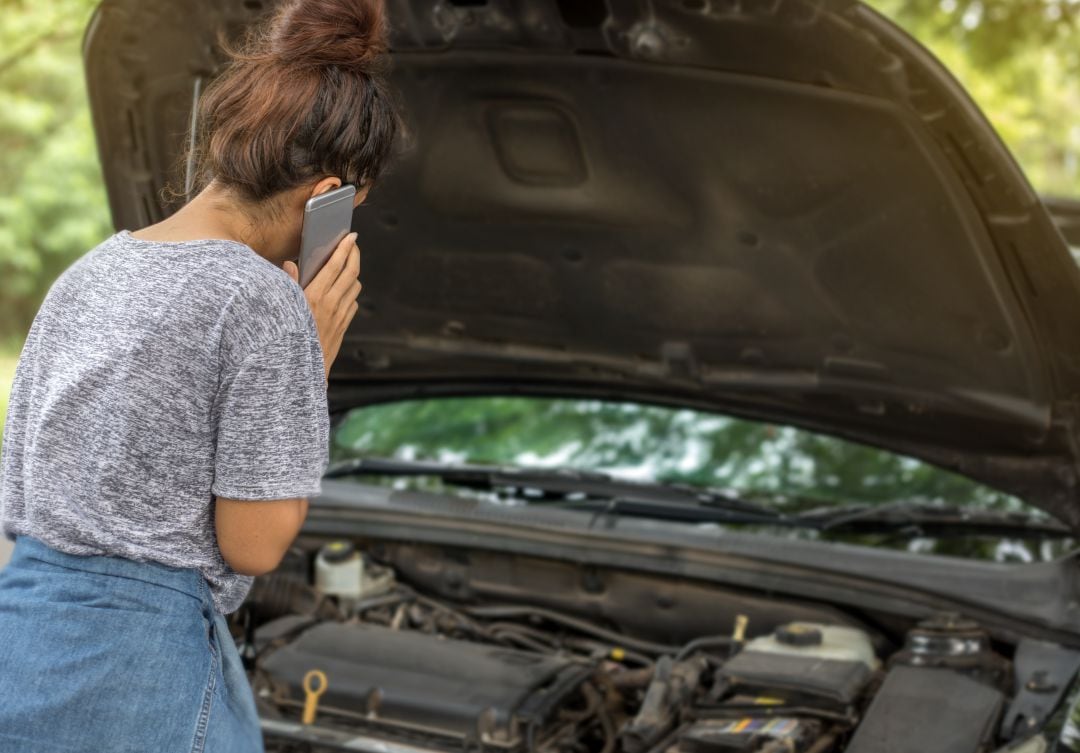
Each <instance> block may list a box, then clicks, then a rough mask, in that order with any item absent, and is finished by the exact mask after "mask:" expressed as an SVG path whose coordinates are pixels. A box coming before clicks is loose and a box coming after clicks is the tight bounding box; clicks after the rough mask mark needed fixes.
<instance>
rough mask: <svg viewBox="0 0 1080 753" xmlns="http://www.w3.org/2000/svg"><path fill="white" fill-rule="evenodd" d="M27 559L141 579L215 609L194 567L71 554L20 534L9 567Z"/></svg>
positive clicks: (204, 580) (16, 538)
mask: <svg viewBox="0 0 1080 753" xmlns="http://www.w3.org/2000/svg"><path fill="white" fill-rule="evenodd" d="M28 560H39V561H41V562H47V563H50V564H53V565H58V566H60V567H66V568H68V569H71V570H84V571H86V572H90V573H99V574H101V575H114V576H117V577H120V578H131V579H134V580H140V581H143V582H144V583H150V584H153V585H158V586H162V587H164V588H170V589H173V590H174V591H179V592H181V593H185V594H187V595H189V596H192V597H194V598H196V599H198V600H199V601H201V602H203V604H204V606H206V605H209V606H210V608H211V609H212V608H213V599H212V596H211V593H210V586H209V584H208V583H207V582H206V579H205V578H204V577H203V576H202V573H200V572H199V571H198V570H195V569H193V568H179V567H170V566H168V565H163V564H161V563H160V562H140V561H136V560H130V559H127V558H125V557H113V556H109V555H104V554H91V555H83V554H68V553H67V552H61V551H60V550H58V549H54V548H53V547H51V546H49V545H48V544H46V543H45V542H43V541H41V540H40V539H37V538H34V537H33V536H26V535H18V536H16V537H15V548H14V549H13V550H12V552H11V560H10V561H9V562H8V565H7V566H8V567H12V566H15V567H18V566H19V565H20V564H23V563H24V562H26V561H28Z"/></svg>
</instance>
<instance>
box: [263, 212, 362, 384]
mask: <svg viewBox="0 0 1080 753" xmlns="http://www.w3.org/2000/svg"><path fill="white" fill-rule="evenodd" d="M282 268H283V269H284V270H285V272H286V273H288V275H289V277H291V278H293V279H294V280H296V281H297V282H298V283H299V281H300V270H299V268H298V267H297V266H296V264H295V263H294V262H291V261H287V262H285V264H284V265H283V267H282ZM359 276H360V249H359V247H358V246H357V245H356V233H349V234H348V235H346V236H345V237H344V238H342V239H341V243H339V244H338V247H337V248H336V249H334V253H332V254H331V255H330V258H329V259H328V260H327V261H326V264H325V265H323V268H322V269H320V270H319V273H318V274H317V275H315V277H314V279H312V281H311V282H309V283H308V286H307V287H306V288H304V297H305V298H307V302H308V305H309V306H311V313H312V314H314V315H315V325H316V326H317V327H318V329H319V343H320V344H321V345H322V351H323V361H324V362H325V363H326V377H327V379H329V378H330V367H331V366H332V365H333V363H334V359H335V358H337V354H338V350H340V349H341V340H342V338H343V337H344V336H345V330H346V329H348V328H349V322H351V321H352V319H353V317H354V316H356V310H357V308H359V306H358V304H357V303H356V297H357V296H358V295H360V288H361V285H360V280H359V279H358V278H359Z"/></svg>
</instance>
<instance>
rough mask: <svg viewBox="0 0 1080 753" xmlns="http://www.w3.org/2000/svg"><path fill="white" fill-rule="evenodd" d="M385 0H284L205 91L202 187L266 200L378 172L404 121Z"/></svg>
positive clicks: (198, 157) (198, 178)
mask: <svg viewBox="0 0 1080 753" xmlns="http://www.w3.org/2000/svg"><path fill="white" fill-rule="evenodd" d="M386 36H387V30H386V19H385V11H384V6H383V1H382V0H286V2H284V3H283V4H282V5H281V6H280V7H279V8H278V9H277V10H276V11H275V12H274V13H273V14H272V15H271V16H270V18H269V19H268V20H267V21H265V22H263V23H261V24H259V25H258V26H256V27H254V28H253V29H252V30H251V31H250V32H249V33H248V35H247V36H246V38H245V39H244V41H243V42H242V43H241V44H240V45H239V46H238V47H236V48H231V47H226V51H227V52H228V54H229V56H230V58H231V60H230V62H229V64H228V65H227V66H226V68H225V70H224V71H223V72H222V73H221V74H220V75H219V76H218V77H217V78H216V79H214V81H213V82H212V83H211V84H210V86H208V87H207V89H206V91H205V92H204V93H203V95H202V97H201V98H200V99H199V103H198V112H197V113H196V119H195V123H196V126H195V134H194V135H195V139H194V144H195V146H194V153H193V154H192V155H191V156H192V157H193V160H192V162H193V164H194V166H195V167H194V174H193V176H192V178H193V179H194V181H193V182H194V187H195V190H199V189H201V188H203V187H205V186H206V185H207V184H208V183H209V182H210V181H211V180H216V181H217V182H218V183H220V184H221V185H223V186H225V187H226V188H229V189H231V190H233V191H235V192H236V193H237V194H238V195H239V197H240V198H242V199H245V200H247V201H251V202H263V201H265V200H267V199H270V198H272V197H274V196H275V195H277V194H278V193H279V192H281V191H284V190H288V189H291V188H295V187H296V186H299V185H302V184H304V183H307V182H309V181H315V180H318V179H320V178H323V177H326V176H337V177H340V178H341V180H342V181H343V182H345V183H352V184H354V185H355V186H357V188H359V187H361V186H363V185H364V184H365V183H368V182H370V181H373V180H375V179H376V178H377V177H378V175H379V173H380V172H381V171H382V170H383V168H384V167H385V165H386V163H387V162H388V161H389V157H390V155H391V152H392V150H393V147H394V141H395V137H396V135H397V132H398V130H399V127H400V120H399V116H398V114H397V111H396V108H395V105H394V102H393V100H392V97H391V96H390V92H389V88H388V86H387V84H386V81H385V78H384V75H383V70H384V61H385V59H386V56H385V52H386V49H387V39H386Z"/></svg>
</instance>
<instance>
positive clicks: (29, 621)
mask: <svg viewBox="0 0 1080 753" xmlns="http://www.w3.org/2000/svg"><path fill="white" fill-rule="evenodd" d="M262 750H263V745H262V737H261V734H260V730H259V719H258V715H257V713H256V711H255V699H254V697H253V696H252V693H251V686H250V685H249V684H248V681H247V677H246V676H245V675H244V670H243V666H242V665H241V663H240V656H239V654H238V653H237V650H236V645H235V644H234V643H233V640H232V637H231V636H230V635H229V631H228V627H227V626H226V624H225V618H224V617H223V616H222V615H220V614H219V613H218V612H217V611H216V610H215V609H214V606H213V602H212V601H211V597H210V587H209V585H208V584H207V583H206V580H205V579H204V578H203V577H202V575H200V574H199V572H198V571H196V570H187V569H179V568H172V567H167V566H165V565H160V564H157V563H152V562H134V561H132V560H128V559H122V558H120V557H105V556H93V557H79V556H75V555H71V554H64V553H62V552H58V551H56V550H55V549H52V548H51V547H48V546H46V545H45V544H44V543H42V542H41V541H39V540H38V539H34V538H30V537H28V536H19V537H17V538H16V541H15V549H14V552H13V553H12V557H11V561H10V562H9V563H8V564H7V566H6V567H5V568H4V569H2V570H0V753H16V751H17V752H18V753H25V752H28V751H33V752H34V753H39V752H40V753H52V752H53V751H56V752H59V751H64V752H65V753H73V752H74V751H86V753H112V752H114V751H115V752H116V753H148V751H153V752H154V753H173V752H174V751H175V753H249V752H250V753H256V752H261V751H262Z"/></svg>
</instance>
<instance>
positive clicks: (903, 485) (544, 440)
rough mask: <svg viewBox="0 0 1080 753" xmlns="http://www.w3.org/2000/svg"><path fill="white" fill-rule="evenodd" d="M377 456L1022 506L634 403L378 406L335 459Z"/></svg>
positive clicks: (884, 459)
mask: <svg viewBox="0 0 1080 753" xmlns="http://www.w3.org/2000/svg"><path fill="white" fill-rule="evenodd" d="M369 455H370V456H383V457H403V458H421V459H432V460H439V461H443V462H460V461H468V462H473V463H492V464H496V465H519V466H525V467H530V466H532V467H551V466H557V467H570V468H581V469H589V470H601V471H608V472H612V473H616V474H618V475H621V476H625V477H629V478H639V479H644V480H652V479H656V480H661V481H668V482H679V483H688V484H693V485H697V486H714V487H721V488H728V489H735V490H738V491H739V492H742V493H760V494H764V495H768V497H769V499H770V500H771V501H772V502H773V503H779V504H782V505H789V506H798V507H804V506H806V505H807V504H818V503H822V502H828V501H835V502H876V503H880V502H890V501H895V500H898V499H912V498H914V499H922V500H925V501H932V502H941V503H950V504H962V505H972V506H978V507H984V508H999V509H1013V510H1016V509H1021V508H1022V504H1021V503H1020V502H1019V501H1018V500H1016V499H1015V498H1013V497H1010V496H1008V495H1006V494H1002V493H1001V492H997V491H994V490H991V489H989V488H987V487H984V486H981V485H979V484H976V483H975V482H973V481H970V480H968V479H966V478H963V477H960V476H957V475H955V474H952V473H948V472H946V471H943V470H940V469H938V468H935V467H934V466H930V465H927V464H926V463H922V462H920V461H918V460H914V459H911V458H906V457H903V456H900V455H895V454H893V453H891V452H887V451H884V450H878V449H875V448H871V447H866V446H863V445H858V444H854V443H851V442H845V441H843V440H840V439H835V438H833V437H828V436H824V435H821V434H815V433H813V432H809V431H803V430H800V429H795V428H792V427H787V426H778V425H774V424H767V423H760V422H756V421H744V420H740V419H737V418H732V417H729V416H721V415H716V414H710V413H703V412H700V411H694V410H686V409H672V408H665V407H659V406H646V405H639V404H636V403H619V402H606V401H598V400H573V399H549V398H528V397H475V398H472V397H470V398H436V399H426V400H408V401H402V402H397V403H388V404H385V405H375V406H371V407H367V408H361V409H358V410H354V411H351V412H350V413H349V414H348V415H347V416H346V417H345V418H344V419H343V420H342V422H341V423H340V424H339V425H338V426H337V427H336V430H335V432H334V436H333V446H332V450H331V458H332V460H334V461H337V460H343V459H346V458H350V457H357V456H369ZM800 497H808V498H811V499H812V500H813V501H812V502H807V501H806V500H801V499H799V498H800Z"/></svg>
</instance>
